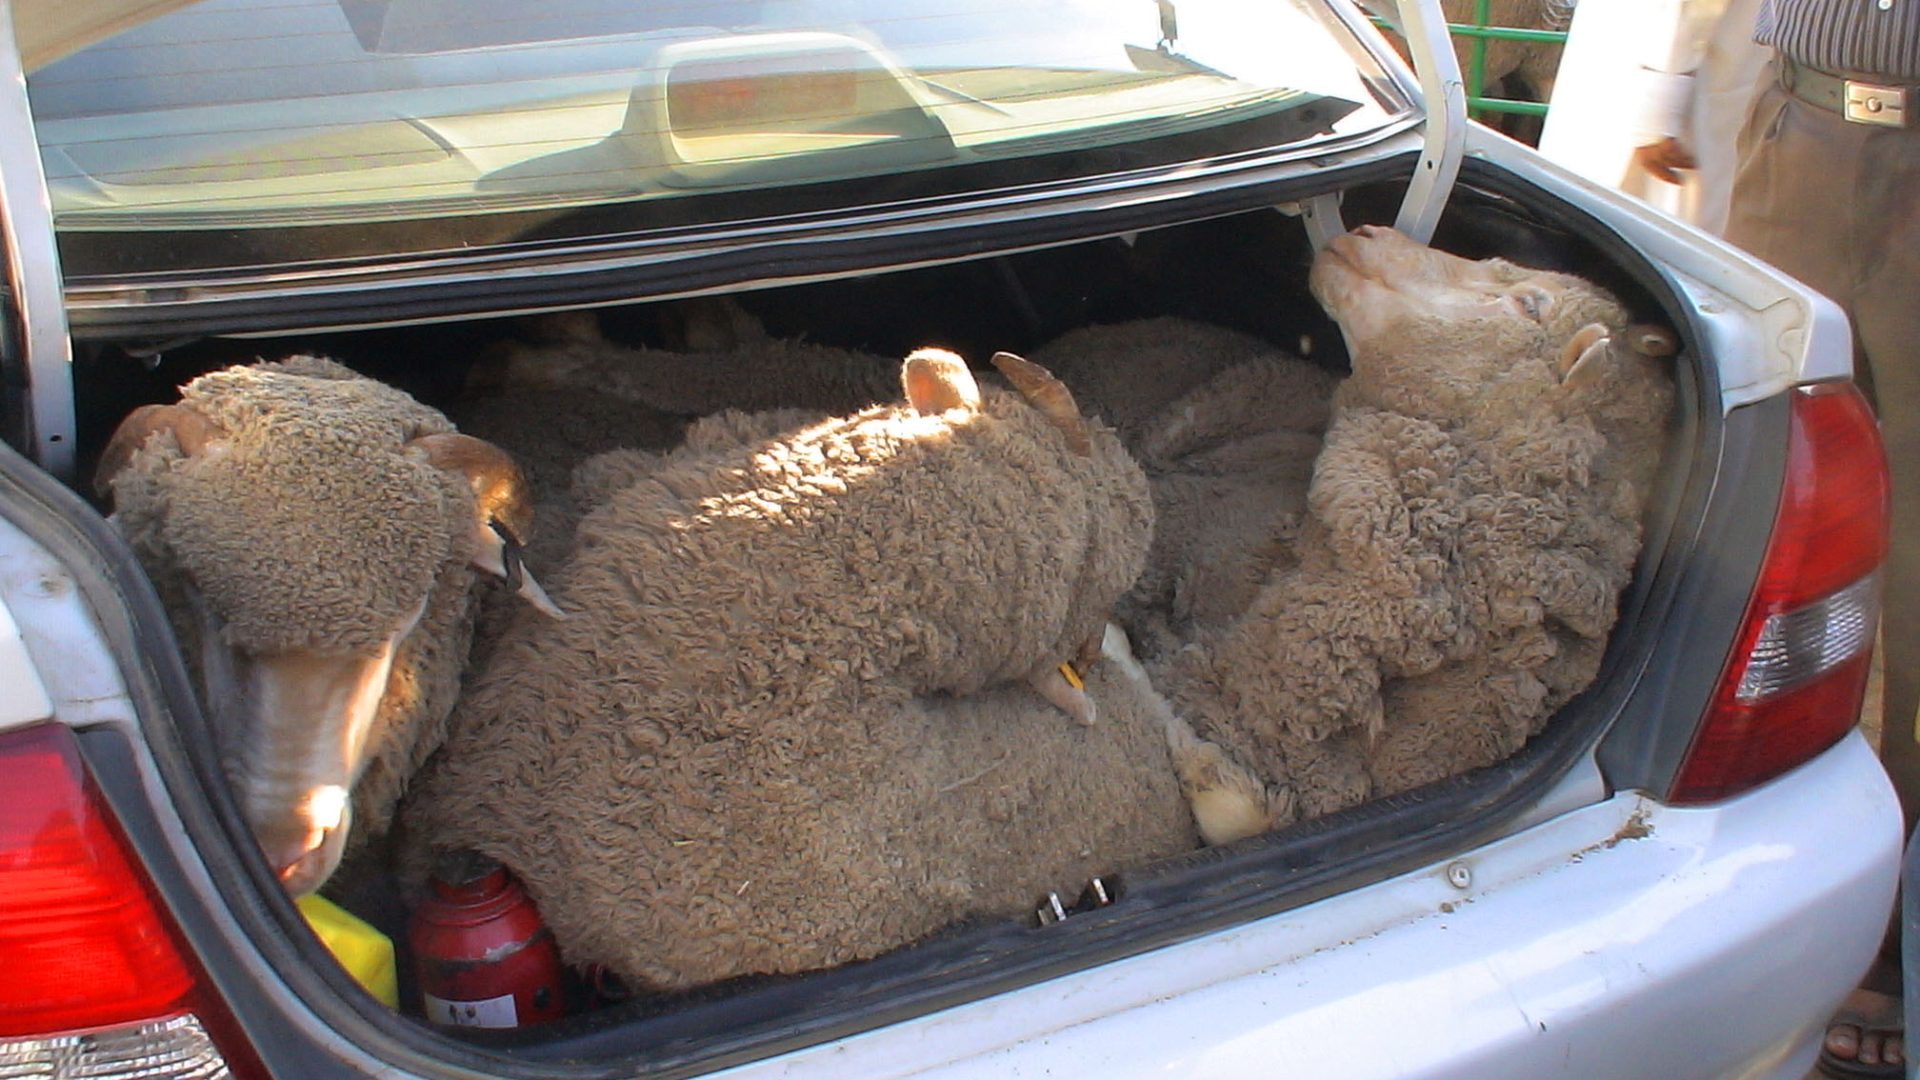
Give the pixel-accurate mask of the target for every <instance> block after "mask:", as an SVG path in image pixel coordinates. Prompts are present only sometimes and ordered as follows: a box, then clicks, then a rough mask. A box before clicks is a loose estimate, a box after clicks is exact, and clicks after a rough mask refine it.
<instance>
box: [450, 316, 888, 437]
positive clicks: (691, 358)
mask: <svg viewBox="0 0 1920 1080" xmlns="http://www.w3.org/2000/svg"><path fill="white" fill-rule="evenodd" d="M661 318H662V319H663V320H666V321H668V322H669V323H670V324H671V325H672V326H674V327H676V328H677V332H676V333H675V334H674V335H673V337H674V338H675V339H676V341H678V342H680V343H683V344H686V345H688V346H691V347H694V350H693V351H681V350H675V349H650V348H636V347H630V346H626V345H621V344H618V343H616V342H613V341H610V340H608V339H607V338H606V337H605V336H604V335H603V334H602V332H601V330H600V326H599V321H598V318H597V316H595V315H594V314H593V313H592V312H590V311H589V312H567V313H564V314H562V315H557V316H549V317H546V318H544V319H541V320H538V321H537V322H535V323H534V324H533V325H534V328H535V334H536V337H537V340H535V341H532V342H503V343H502V344H501V346H500V347H499V348H497V349H495V350H494V351H493V352H492V353H491V354H489V355H488V356H486V357H484V358H482V360H481V361H480V363H478V364H477V365H475V368H474V370H473V372H472V374H471V375H470V377H469V381H468V385H469V389H470V390H471V391H474V392H479V393H485V392H489V391H495V390H499V389H501V388H509V389H511V390H512V391H513V392H514V393H519V392H522V391H526V390H531V389H545V390H556V389H557V390H590V391H592V392H593V393H595V394H598V395H602V396H611V397H613V398H615V399H618V400H622V401H628V402H634V403H638V404H642V405H645V406H647V407H649V408H651V409H654V410H657V411H659V412H661V413H666V414H670V415H674V416H682V417H697V416H707V415H710V414H712V413H716V412H719V411H721V410H722V409H738V410H741V411H743V412H758V411H763V410H767V409H778V408H810V409H817V410H820V411H822V412H828V413H844V412H852V411H854V410H856V409H864V408H866V407H867V406H869V405H872V404H874V403H876V402H881V401H886V400H888V399H890V398H891V397H892V396H893V395H894V394H895V392H896V391H897V390H898V382H899V365H898V364H895V363H892V362H890V361H888V360H886V359H884V358H882V357H878V356H873V355H870V354H866V353H860V352H855V351H852V350H849V349H841V348H836V347H834V346H831V345H817V344H813V343H811V342H806V341H796V340H790V339H785V338H774V337H769V336H768V335H767V334H766V332H765V330H763V329H761V328H760V325H759V323H758V322H757V321H755V320H754V318H753V316H752V315H751V314H750V313H748V312H747V311H746V310H745V309H743V308H741V307H740V306H739V305H738V304H737V303H730V302H718V301H716V302H712V303H706V304H699V305H689V304H669V305H665V307H664V310H663V312H662V314H661Z"/></svg>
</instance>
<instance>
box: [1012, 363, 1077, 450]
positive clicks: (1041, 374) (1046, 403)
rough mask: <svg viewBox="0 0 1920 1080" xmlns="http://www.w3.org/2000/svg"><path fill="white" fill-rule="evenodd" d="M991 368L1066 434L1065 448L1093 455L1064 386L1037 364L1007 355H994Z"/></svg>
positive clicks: (1075, 409) (1069, 393) (1065, 385)
mask: <svg viewBox="0 0 1920 1080" xmlns="http://www.w3.org/2000/svg"><path fill="white" fill-rule="evenodd" d="M993 366H994V367H996V368H998V369H1000V374H1002V375H1005V376H1006V377H1007V381H1008V382H1010V383H1012V384H1013V386H1014V389H1016V390H1018V391H1020V393H1021V394H1022V395H1023V396H1025V397H1026V399H1027V401H1028V403H1029V404H1031V405H1032V406H1033V407H1034V408H1036V409H1039V410H1040V411H1041V412H1042V413H1043V414H1045V415H1046V417H1047V419H1049V420H1051V421H1053V422H1054V424H1055V425H1056V426H1057V427H1059V428H1060V430H1061V431H1063V432H1065V433H1066V436H1067V445H1068V446H1069V447H1071V448H1072V449H1073V452H1074V453H1076V454H1079V455H1081V456H1082V457H1089V456H1091V455H1092V454H1093V437H1092V436H1091V435H1090V434H1088V432H1087V419H1086V417H1084V416H1081V415H1080V407H1079V406H1077V405H1075V404H1074V403H1073V394H1072V392H1071V391H1069V390H1068V389H1067V384H1065V383H1063V382H1061V381H1060V380H1059V379H1056V378H1054V376H1053V373H1052V372H1050V371H1048V370H1047V369H1046V368H1043V367H1041V366H1040V365H1039V364H1036V363H1034V362H1033V361H1031V360H1028V359H1026V358H1025V357H1021V356H1015V355H1014V354H1013V353H1010V352H997V353H994V354H993Z"/></svg>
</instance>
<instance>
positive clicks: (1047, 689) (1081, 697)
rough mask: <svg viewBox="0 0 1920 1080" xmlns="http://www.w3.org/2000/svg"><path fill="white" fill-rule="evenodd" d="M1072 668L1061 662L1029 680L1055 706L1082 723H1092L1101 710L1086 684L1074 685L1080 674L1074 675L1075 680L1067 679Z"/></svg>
mask: <svg viewBox="0 0 1920 1080" xmlns="http://www.w3.org/2000/svg"><path fill="white" fill-rule="evenodd" d="M1072 670H1073V669H1072V668H1070V667H1068V666H1067V665H1065V664H1061V665H1060V666H1059V667H1056V668H1048V669H1047V670H1045V671H1043V672H1041V673H1040V674H1038V675H1035V676H1033V677H1032V678H1031V679H1029V680H1028V682H1029V683H1031V684H1032V686H1033V688H1034V689H1035V690H1036V691H1038V692H1039V694H1040V696H1041V697H1043V698H1046V699H1047V701H1048V702H1049V703H1051V704H1052V705H1053V706H1054V707H1055V708H1057V709H1059V710H1060V711H1061V712H1064V713H1066V714H1067V715H1068V716H1071V717H1073V718H1074V719H1075V720H1078V721H1080V722H1081V723H1082V724H1088V725H1091V724H1092V723H1093V722H1094V720H1095V719H1097V718H1098V717H1099V710H1098V709H1097V708H1095V707H1094V704H1093V698H1092V697H1090V696H1089V695H1088V694H1087V689H1086V686H1085V685H1079V686H1076V685H1074V683H1075V682H1079V678H1080V677H1079V675H1077V674H1076V675H1074V677H1073V679H1074V681H1073V682H1068V681H1067V672H1069V671H1072Z"/></svg>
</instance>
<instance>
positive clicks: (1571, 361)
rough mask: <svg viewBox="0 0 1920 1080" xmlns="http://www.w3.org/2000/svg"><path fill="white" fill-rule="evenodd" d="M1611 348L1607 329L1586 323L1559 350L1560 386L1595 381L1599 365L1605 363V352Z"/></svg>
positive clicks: (1611, 340) (1611, 341) (1598, 372)
mask: <svg viewBox="0 0 1920 1080" xmlns="http://www.w3.org/2000/svg"><path fill="white" fill-rule="evenodd" d="M1612 346H1613V338H1612V336H1611V335H1610V334H1609V333H1608V332H1607V328H1606V327H1604V326H1602V325H1600V324H1599V323H1588V324H1587V325H1585V326H1583V327H1581V328H1580V329H1578V330H1576V331H1574V334H1573V336H1572V337H1570V338H1568V339H1567V344H1566V347H1565V348H1562V349H1561V350H1560V361H1559V363H1558V365H1556V366H1557V367H1558V368H1559V371H1560V384H1561V385H1562V386H1579V385H1582V384H1584V383H1587V382H1590V381H1592V380H1593V379H1596V378H1598V377H1599V375H1600V368H1601V365H1602V364H1604V363H1605V362H1606V357H1607V352H1608V350H1609V349H1611V348H1612Z"/></svg>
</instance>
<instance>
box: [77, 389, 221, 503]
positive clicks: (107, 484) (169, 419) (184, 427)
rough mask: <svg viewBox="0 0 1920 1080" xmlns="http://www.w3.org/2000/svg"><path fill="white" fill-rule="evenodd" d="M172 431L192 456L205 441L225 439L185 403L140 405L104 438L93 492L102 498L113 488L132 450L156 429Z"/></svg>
mask: <svg viewBox="0 0 1920 1080" xmlns="http://www.w3.org/2000/svg"><path fill="white" fill-rule="evenodd" d="M161 431H171V432H173V438H174V441H175V442H176V443H178V444H179V445H180V452H181V453H183V454H185V455H187V456H188V457H192V456H193V455H195V454H198V453H199V452H200V451H202V450H204V449H205V448H206V447H207V444H209V443H212V442H214V441H216V440H219V439H224V438H226V435H227V433H226V430H225V429H223V428H221V427H220V425H218V424H215V423H214V422H213V421H211V420H209V419H207V418H206V416H205V415H204V414H202V413H200V412H197V411H195V410H194V409H193V408H192V407H190V406H187V405H142V406H140V407H139V408H137V409H135V410H133V411H132V412H130V413H128V414H127V415H126V418H125V419H123V420H121V421H120V426H119V427H117V428H115V429H114V430H113V437H112V438H110V439H108V440H107V448H106V449H105V450H104V451H102V452H101V454H100V463H99V464H98V465H96V466H95V467H94V471H93V491H94V494H96V495H99V496H100V497H102V498H105V497H106V496H107V495H108V494H109V493H110V492H112V490H113V478H114V477H116V476H118V475H120V471H121V470H122V469H125V468H126V467H127V466H128V465H129V464H131V463H132V461H133V455H134V452H135V451H137V450H139V449H140V448H141V447H143V446H145V445H147V440H148V439H149V438H151V437H153V435H154V434H155V433H156V432H161Z"/></svg>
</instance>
